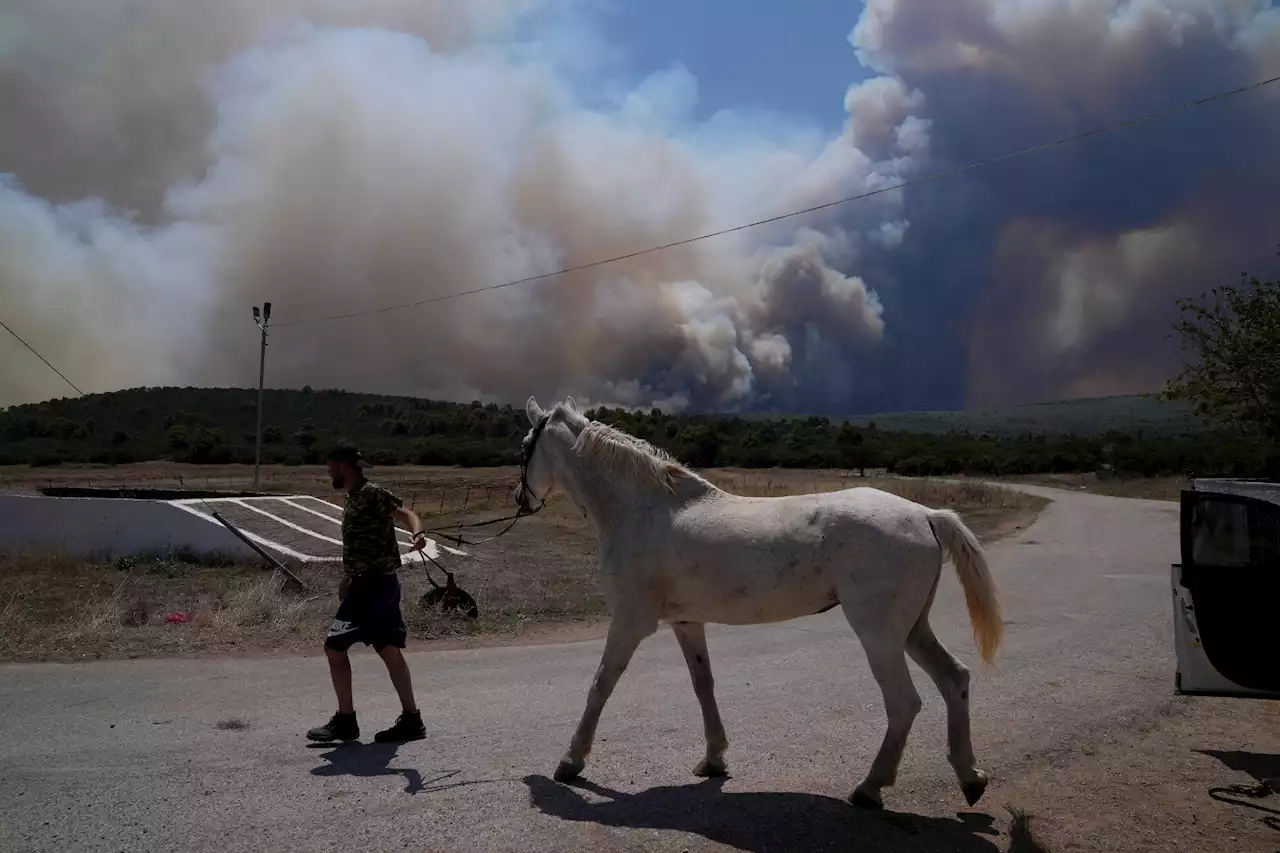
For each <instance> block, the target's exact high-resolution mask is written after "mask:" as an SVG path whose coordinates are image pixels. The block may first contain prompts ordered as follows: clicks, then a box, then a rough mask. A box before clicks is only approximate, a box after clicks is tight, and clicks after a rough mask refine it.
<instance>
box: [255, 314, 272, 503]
mask: <svg viewBox="0 0 1280 853" xmlns="http://www.w3.org/2000/svg"><path fill="white" fill-rule="evenodd" d="M270 320H271V303H270V302H264V303H262V310H261V311H259V310H258V306H257V305H255V306H253V322H254V323H256V324H257V325H258V328H259V329H261V330H262V346H261V348H260V350H259V354H258V431H257V437H256V439H255V440H254V447H253V490H254V491H255V492H256V491H258V469H259V468H260V467H262V380H263V377H264V376H265V375H266V369H267V323H268V322H269V321H270Z"/></svg>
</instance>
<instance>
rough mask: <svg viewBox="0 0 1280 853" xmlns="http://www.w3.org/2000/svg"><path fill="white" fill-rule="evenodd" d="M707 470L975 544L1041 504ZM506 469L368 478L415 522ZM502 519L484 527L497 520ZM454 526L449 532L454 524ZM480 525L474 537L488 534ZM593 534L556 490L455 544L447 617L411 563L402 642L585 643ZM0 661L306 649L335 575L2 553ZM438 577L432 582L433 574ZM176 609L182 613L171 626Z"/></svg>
mask: <svg viewBox="0 0 1280 853" xmlns="http://www.w3.org/2000/svg"><path fill="white" fill-rule="evenodd" d="M176 473H178V474H179V475H180V476H181V477H182V478H183V481H184V482H185V484H186V485H187V486H188V487H191V488H196V489H219V490H231V491H234V490H242V489H247V488H249V486H250V485H251V471H250V469H246V468H244V467H240V466H228V467H220V468H208V467H188V468H181V467H178V468H176ZM263 474H264V476H263V481H262V482H263V485H264V486H265V488H264V489H263V491H269V492H277V493H292V494H314V495H317V496H322V497H325V498H327V499H329V500H338V498H335V496H334V494H333V490H332V488H331V487H330V486H329V483H328V479H327V476H326V475H325V473H324V470H323V469H322V468H285V467H269V468H266V469H264V472H263ZM708 476H709V477H710V478H711V479H713V480H714V481H715V482H716V483H718V484H719V485H721V486H723V487H724V488H726V489H728V490H730V491H733V492H737V493H739V494H750V495H783V494H796V493H801V492H820V491H830V490H833V489H839V488H847V487H849V486H851V485H873V486H879V487H882V488H886V489H889V490H891V491H894V492H898V493H900V494H904V495H906V496H908V497H910V498H913V499H915V500H918V501H920V502H921V503H924V504H927V505H929V506H946V507H953V508H955V509H957V510H958V511H959V512H960V513H961V514H962V515H963V516H964V518H965V520H966V521H967V522H968V523H969V524H970V525H971V526H972V527H973V528H974V530H975V531H976V532H977V533H978V535H979V536H980V537H982V538H983V539H984V540H985V541H987V542H992V541H996V540H998V539H999V538H1001V537H1002V536H1004V535H1006V534H1008V533H1010V532H1013V531H1016V530H1018V529H1021V528H1022V527H1025V526H1026V525H1027V524H1028V523H1029V522H1030V521H1032V520H1033V519H1034V517H1035V515H1036V513H1037V512H1038V511H1039V510H1040V509H1041V508H1042V507H1043V506H1044V505H1045V504H1046V501H1045V500H1044V499H1043V498H1039V497H1034V496H1029V495H1025V494H1022V493H1020V492H1015V491H1012V490H1007V489H999V488H992V487H989V486H986V485H983V484H977V483H974V484H955V483H949V484H948V483H935V482H930V481H925V480H901V479H895V480H876V479H863V478H861V477H857V476H852V477H851V476H847V475H844V474H843V473H842V472H829V471H794V470H773V471H737V470H717V471H711V472H708ZM517 479H518V472H517V471H516V470H515V469H513V468H499V469H470V470H468V469H457V468H420V467H397V468H388V469H384V470H379V471H378V472H377V477H376V480H377V481H378V482H381V483H383V484H385V485H388V486H389V487H391V488H392V489H394V490H395V491H396V492H397V493H398V494H400V495H401V496H402V497H403V499H404V500H405V502H406V503H407V504H409V505H410V506H412V507H414V508H415V510H416V511H417V512H418V513H419V515H420V516H421V517H422V518H423V523H424V524H425V525H426V526H427V527H428V528H434V527H449V528H450V529H452V526H453V525H458V524H462V523H467V522H470V521H475V520H477V519H484V518H493V517H499V516H501V515H505V514H507V513H509V512H511V511H512V510H513V508H514V507H513V506H512V505H511V503H510V493H511V489H512V486H513V484H514V483H515V482H516V480H517ZM0 485H7V486H8V488H9V489H11V490H13V491H32V490H35V489H38V488H40V487H43V486H49V485H54V486H69V485H75V486H86V485H92V486H96V487H99V488H101V487H108V486H111V487H130V488H137V487H149V488H170V487H174V486H177V485H178V483H177V482H176V481H174V480H173V478H172V476H171V475H170V474H169V473H168V472H166V471H165V470H164V469H162V468H160V467H159V466H155V465H138V466H127V467H121V468H115V469H98V470H94V469H78V468H70V469H56V470H49V469H8V470H6V471H5V472H4V473H0ZM496 529H500V527H499V528H494V530H496ZM459 532H460V531H459ZM490 533H491V530H490V529H482V530H480V531H477V532H475V534H474V535H475V536H479V537H484V536H487V535H490ZM595 548H596V545H595V539H594V536H593V535H592V533H591V531H590V530H589V528H588V527H587V526H586V524H585V522H584V521H583V520H582V519H581V517H580V516H578V515H577V514H576V513H575V512H572V511H571V510H570V507H569V505H568V502H567V500H565V499H563V498H562V497H558V498H556V499H553V500H552V501H551V503H550V504H549V505H548V507H547V508H546V509H545V510H544V511H543V512H541V513H539V514H538V515H537V516H535V517H533V518H529V519H523V520H521V522H520V523H519V524H517V525H516V526H515V527H514V528H513V529H512V530H511V532H510V533H509V534H507V535H506V536H504V537H502V538H499V539H497V540H494V541H491V542H487V543H484V544H481V545H478V546H476V547H474V548H470V549H468V550H469V552H470V555H469V556H468V557H465V558H452V559H450V560H446V564H447V565H448V566H449V567H450V569H451V570H452V571H455V573H456V577H457V582H458V584H459V585H460V586H462V588H463V589H465V590H466V591H467V592H469V593H470V594H471V595H472V596H473V597H474V598H475V599H476V601H477V602H478V604H479V607H480V609H481V615H480V618H479V619H477V620H475V621H474V622H473V621H470V620H465V619H458V618H449V617H444V616H442V615H440V614H438V613H435V612H432V611H428V610H425V609H424V608H421V607H419V606H418V605H417V602H418V599H419V598H420V597H421V596H422V595H423V594H425V593H426V592H427V591H428V590H429V589H430V588H431V587H430V582H429V581H428V580H427V576H426V574H425V573H424V572H423V571H420V570H418V569H416V568H411V567H406V568H405V569H404V570H403V572H402V581H403V584H404V599H405V606H404V612H405V617H406V621H407V623H408V625H409V629H410V633H411V639H412V640H413V642H414V644H415V645H416V646H417V645H421V644H422V643H427V644H429V645H430V646H431V647H436V648H448V647H460V646H475V645H494V644H509V643H516V642H518V643H530V642H549V641H566V640H574V639H587V638H591V637H596V636H602V631H603V627H604V620H605V619H606V617H607V614H606V608H605V604H604V600H603V598H602V597H601V595H600V592H599V589H598V587H597V585H596V582H595V577H594V574H595ZM0 571H3V572H4V575H5V577H6V584H5V585H4V587H3V588H2V589H0V660H10V661H35V660H59V661H71V660H85V659H99V658H136V657H157V656H172V655H179V656H208V655H229V654H231V655H241V654H261V653H263V652H271V653H282V652H283V653H305V652H310V653H314V652H316V651H318V647H317V640H316V638H317V637H319V636H320V635H321V633H322V631H323V627H324V625H325V624H327V622H328V620H329V619H330V618H331V617H332V611H333V608H334V607H335V606H336V598H335V590H336V584H337V569H336V568H335V567H333V566H331V565H330V566H328V567H324V568H308V567H301V568H299V569H298V573H299V574H300V575H301V576H302V578H303V579H304V580H305V581H306V582H307V584H308V585H309V586H310V587H311V589H312V592H311V593H310V594H297V593H295V592H293V591H292V590H291V589H289V588H287V587H285V586H284V585H283V584H282V582H281V579H280V578H279V577H276V576H273V575H271V574H267V573H265V572H263V571H262V570H261V569H260V568H258V567H256V566H235V565H203V566H202V565H195V564H193V563H191V562H189V561H184V560H181V559H155V558H152V559H147V560H137V561H132V560H117V561H115V562H113V563H111V564H107V565H102V564H86V563H85V562H83V561H81V560H77V559H74V558H70V557H67V556H57V555H48V554H43V555H42V554H24V555H10V556H9V557H7V558H6V557H0ZM433 571H434V572H435V579H436V581H437V582H443V577H442V576H441V574H440V572H439V571H436V570H434V569H433ZM177 614H182V615H183V616H185V617H186V618H187V620H188V621H185V622H180V623H170V622H168V621H167V619H169V618H171V617H175V618H182V616H176V615H177Z"/></svg>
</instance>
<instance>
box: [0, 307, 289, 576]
mask: <svg viewBox="0 0 1280 853" xmlns="http://www.w3.org/2000/svg"><path fill="white" fill-rule="evenodd" d="M0 327H3V328H4V330H5V331H6V332H8V333H9V334H11V335H13V336H14V337H15V338H17V340H18V343H20V344H22V345H23V346H24V347H26V348H27V349H29V350H31V352H32V353H33V354H34V355H35V357H36V358H38V359H40V360H41V361H43V362H44V363H45V365H47V366H48V368H49V369H50V370H52V371H53V372H54V373H56V374H58V375H59V376H61V377H62V381H63V382H65V383H67V384H68V385H70V386H71V387H72V388H74V389H75V391H76V393H77V394H79V395H80V396H81V397H87V396H89V395H88V394H86V393H84V392H83V391H81V390H80V388H79V386H77V385H76V384H75V383H74V382H72V381H71V380H70V379H68V378H67V375H66V374H65V373H63V372H62V371H61V370H59V369H58V368H56V367H54V366H53V364H51V363H50V361H49V359H47V358H45V357H44V356H43V355H41V354H40V353H39V352H38V351H37V350H36V348H35V347H33V346H31V344H29V343H27V342H26V341H24V340H23V339H22V338H21V337H20V336H19V335H18V333H17V332H15V331H14V330H13V329H11V328H9V326H8V324H6V323H5V322H4V321H3V320H0ZM156 461H157V462H159V463H160V467H161V468H164V470H165V471H167V472H168V473H169V476H170V477H172V478H173V479H175V480H177V481H178V487H179V488H181V489H184V490H185V489H186V488H187V481H186V480H184V479H183V478H182V475H181V474H179V473H178V472H177V471H175V470H173V469H172V468H170V467H169V463H167V462H165V461H164V460H163V459H157V460H156ZM196 498H197V500H199V501H200V503H202V504H204V508H205V509H207V510H208V511H209V515H211V516H213V519H214V520H215V521H217V522H218V523H220V524H221V525H222V526H224V527H226V528H227V529H228V530H230V531H231V532H232V533H234V534H235V535H236V536H237V537H238V538H239V539H240V540H241V541H242V542H244V543H245V544H246V545H248V546H249V547H250V548H253V550H255V551H257V552H258V554H259V555H260V556H262V557H265V558H266V559H267V560H269V561H270V562H271V563H273V564H274V566H275V568H276V569H278V570H279V571H280V572H281V574H283V575H284V576H285V577H286V578H288V579H289V580H290V581H292V582H293V583H295V584H297V585H298V586H299V587H300V588H301V589H302V590H303V592H306V591H308V590H307V585H306V584H305V583H303V582H302V580H301V579H300V578H299V577H298V576H297V575H295V574H294V573H293V572H292V571H290V570H289V567H288V566H286V565H284V564H283V563H281V562H280V561H279V560H277V559H276V558H275V557H272V556H271V555H269V554H268V553H267V552H266V551H264V550H262V549H261V548H259V547H258V546H256V545H254V544H253V542H252V541H250V540H249V539H248V538H247V537H246V536H245V535H244V534H243V533H241V532H240V530H239V529H237V528H235V527H233V526H232V525H231V524H230V523H229V522H228V521H227V520H226V519H225V518H223V517H222V516H221V515H220V514H219V513H218V511H217V510H216V509H214V508H213V506H211V505H210V503H209V501H208V500H206V499H205V498H204V497H203V496H201V495H197V496H196Z"/></svg>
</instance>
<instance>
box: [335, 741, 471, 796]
mask: <svg viewBox="0 0 1280 853" xmlns="http://www.w3.org/2000/svg"><path fill="white" fill-rule="evenodd" d="M399 747H400V745H399V744H396V743H370V744H363V743H358V742H354V741H353V742H350V743H339V744H329V743H326V744H312V745H311V748H312V749H328V750H329V752H326V753H324V755H322V756H320V757H321V758H323V759H325V760H326V761H327V762H328V763H327V764H321V765H320V766H319V767H316V768H315V769H314V770H312V771H311V775H313V776H403V777H404V779H405V782H406V783H407V784H406V786H405V789H404V790H405V793H406V794H416V793H418V792H420V791H425V790H426V788H427V786H426V784H424V783H423V781H422V774H421V773H419V772H418V771H417V770H414V769H412V768H407V767H405V768H402V767H391V766H390V764H391V759H393V758H395V757H396V750H397V749H399ZM447 775H450V776H452V775H454V774H452V773H450V774H447ZM441 778H443V777H441ZM432 781H433V782H434V781H438V780H435V779H433V780H432Z"/></svg>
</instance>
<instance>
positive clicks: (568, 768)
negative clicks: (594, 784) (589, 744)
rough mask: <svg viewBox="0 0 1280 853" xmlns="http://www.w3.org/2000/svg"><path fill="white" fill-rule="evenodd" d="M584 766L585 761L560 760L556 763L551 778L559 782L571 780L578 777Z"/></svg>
mask: <svg viewBox="0 0 1280 853" xmlns="http://www.w3.org/2000/svg"><path fill="white" fill-rule="evenodd" d="M586 766H587V765H586V762H585V761H578V762H573V761H561V762H560V763H559V764H558V765H556V772H555V775H554V776H553V777H552V778H553V779H555V780H556V781H557V782H560V783H564V782H572V781H573V780H574V779H577V778H578V776H579V775H580V774H581V773H582V770H583V768H584V767H586Z"/></svg>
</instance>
